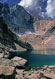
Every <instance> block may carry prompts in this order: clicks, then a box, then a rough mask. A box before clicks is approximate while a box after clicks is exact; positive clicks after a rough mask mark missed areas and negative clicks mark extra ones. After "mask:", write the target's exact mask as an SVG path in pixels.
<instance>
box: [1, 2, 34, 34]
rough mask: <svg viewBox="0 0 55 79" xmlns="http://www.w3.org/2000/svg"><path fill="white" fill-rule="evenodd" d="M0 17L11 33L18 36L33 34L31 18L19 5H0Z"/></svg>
mask: <svg viewBox="0 0 55 79" xmlns="http://www.w3.org/2000/svg"><path fill="white" fill-rule="evenodd" d="M0 15H2V16H3V17H4V20H5V21H6V23H7V25H8V26H9V27H10V28H11V29H12V30H13V31H15V32H17V33H19V34H23V33H26V32H27V31H28V32H29V31H31V32H34V27H33V17H32V16H31V15H30V14H29V13H27V12H26V11H25V9H24V8H23V7H21V6H19V5H13V6H11V7H9V6H8V5H7V4H1V3H0Z"/></svg>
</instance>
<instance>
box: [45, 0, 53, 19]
mask: <svg viewBox="0 0 55 79" xmlns="http://www.w3.org/2000/svg"><path fill="white" fill-rule="evenodd" d="M46 11H47V12H46V13H47V15H48V16H49V17H51V18H53V19H55V0H48V1H47V7H46Z"/></svg>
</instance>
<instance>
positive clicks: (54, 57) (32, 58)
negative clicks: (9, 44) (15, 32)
mask: <svg viewBox="0 0 55 79" xmlns="http://www.w3.org/2000/svg"><path fill="white" fill-rule="evenodd" d="M15 56H19V57H22V58H25V59H27V60H28V62H29V65H30V66H31V67H37V66H43V65H55V50H46V51H44V50H43V51H26V52H17V53H16V54H15Z"/></svg>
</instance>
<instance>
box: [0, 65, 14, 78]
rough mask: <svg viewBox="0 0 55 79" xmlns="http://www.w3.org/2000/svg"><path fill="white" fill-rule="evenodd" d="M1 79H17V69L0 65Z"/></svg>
mask: <svg viewBox="0 0 55 79" xmlns="http://www.w3.org/2000/svg"><path fill="white" fill-rule="evenodd" d="M0 78H3V79H15V68H14V67H11V66H3V65H0Z"/></svg>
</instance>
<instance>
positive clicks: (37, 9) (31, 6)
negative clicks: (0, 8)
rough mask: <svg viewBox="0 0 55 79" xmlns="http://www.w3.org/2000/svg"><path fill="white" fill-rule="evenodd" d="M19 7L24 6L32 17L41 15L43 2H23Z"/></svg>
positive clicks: (26, 0)
mask: <svg viewBox="0 0 55 79" xmlns="http://www.w3.org/2000/svg"><path fill="white" fill-rule="evenodd" d="M19 5H21V6H23V7H24V8H25V9H26V10H27V11H29V12H30V13H31V14H32V15H35V16H36V15H40V13H41V7H42V0H21V1H20V3H19Z"/></svg>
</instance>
